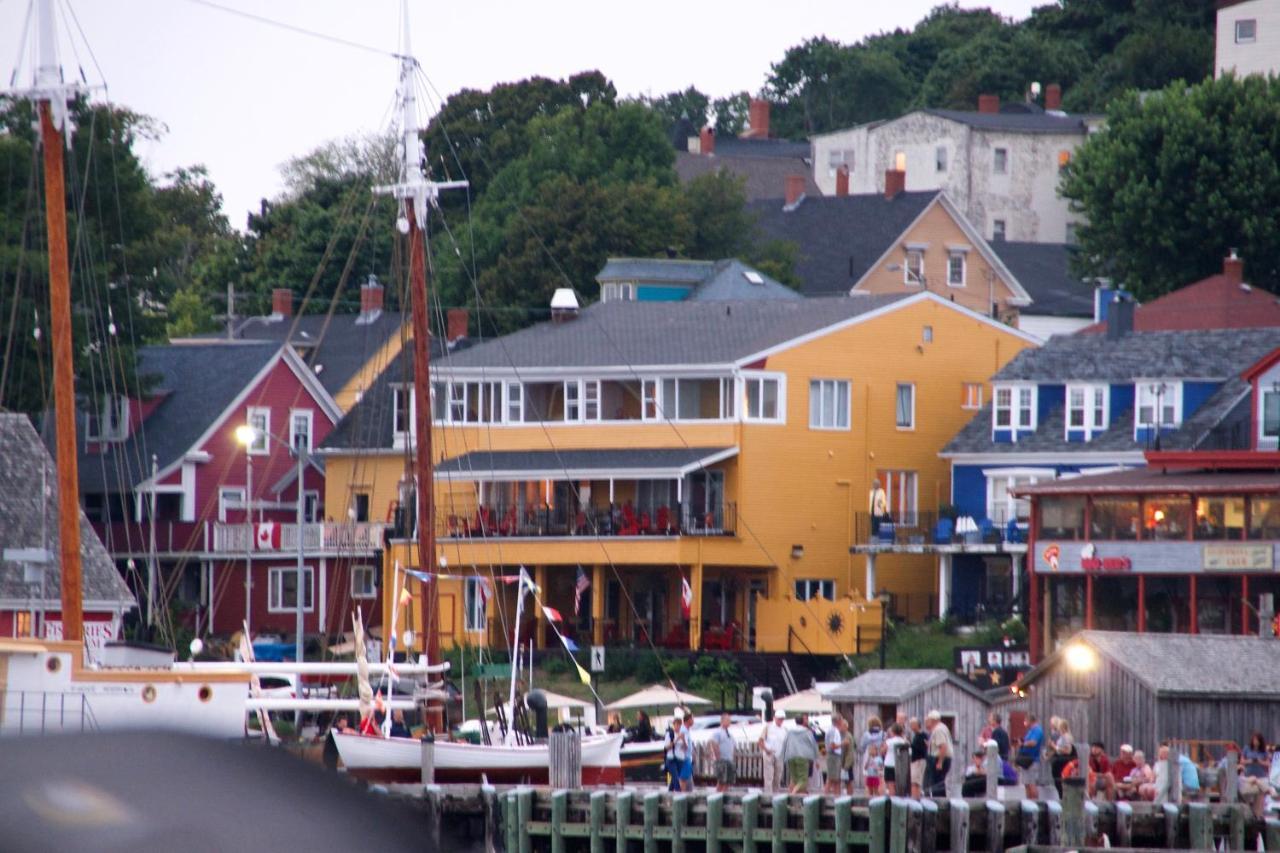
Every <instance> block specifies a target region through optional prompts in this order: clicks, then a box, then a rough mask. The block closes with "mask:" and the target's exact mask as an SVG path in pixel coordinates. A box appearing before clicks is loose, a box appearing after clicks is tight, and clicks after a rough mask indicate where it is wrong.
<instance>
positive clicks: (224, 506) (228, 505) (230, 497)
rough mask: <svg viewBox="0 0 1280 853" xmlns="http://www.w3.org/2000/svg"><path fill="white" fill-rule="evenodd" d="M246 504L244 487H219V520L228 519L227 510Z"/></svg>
mask: <svg viewBox="0 0 1280 853" xmlns="http://www.w3.org/2000/svg"><path fill="white" fill-rule="evenodd" d="M243 506H244V489H230V488H221V489H218V520H219V521H226V520H227V510H229V509H232V508H233V507H234V508H235V509H240V508H241V507H243Z"/></svg>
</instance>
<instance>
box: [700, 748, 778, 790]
mask: <svg viewBox="0 0 1280 853" xmlns="http://www.w3.org/2000/svg"><path fill="white" fill-rule="evenodd" d="M733 767H734V770H735V771H737V777H738V782H737V783H738V784H739V785H763V784H764V751H763V750H761V749H760V744H758V743H741V742H739V743H738V745H737V746H736V747H735V748H734V750H733ZM693 776H694V778H695V779H698V780H701V781H713V780H714V779H715V778H716V748H715V746H713V745H712V744H710V743H699V744H694V747H693Z"/></svg>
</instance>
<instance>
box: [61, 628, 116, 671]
mask: <svg viewBox="0 0 1280 853" xmlns="http://www.w3.org/2000/svg"><path fill="white" fill-rule="evenodd" d="M44 638H45V639H46V640H61V639H62V620H61V619H48V620H46V621H45V623H44ZM115 638H116V625H115V622H114V621H108V622H85V623H84V644H85V648H87V649H88V650H89V660H91V661H98V660H101V658H102V647H103V646H105V645H106V644H107V643H109V642H111V641H112V640H114V639H115Z"/></svg>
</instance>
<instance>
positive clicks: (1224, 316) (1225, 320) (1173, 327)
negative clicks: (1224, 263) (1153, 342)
mask: <svg viewBox="0 0 1280 853" xmlns="http://www.w3.org/2000/svg"><path fill="white" fill-rule="evenodd" d="M1265 327H1280V297H1277V296H1276V294H1274V293H1269V292H1268V291H1265V290H1262V289H1261V288H1257V287H1253V286H1251V285H1248V284H1242V283H1240V282H1237V281H1235V280H1234V279H1232V278H1229V277H1227V276H1225V275H1222V274H1221V273H1219V274H1218V275H1211V276H1209V277H1208V278H1204V279H1201V280H1200V281H1197V282H1194V283H1193V284H1188V285H1187V286H1186V287H1180V288H1178V289H1177V290H1174V291H1172V292H1170V293H1166V294H1165V295H1164V296H1161V297H1159V298H1157V299H1153V300H1151V301H1150V302H1145V303H1142V304H1141V305H1137V306H1136V307H1135V308H1134V311H1133V328H1134V331H1138V332H1156V331H1189V330H1202V329H1257V328H1265ZM1106 329H1107V324H1106V323H1095V324H1093V325H1092V326H1088V327H1086V328H1084V329H1081V331H1082V332H1084V333H1089V334H1097V333H1101V332H1105V331H1106Z"/></svg>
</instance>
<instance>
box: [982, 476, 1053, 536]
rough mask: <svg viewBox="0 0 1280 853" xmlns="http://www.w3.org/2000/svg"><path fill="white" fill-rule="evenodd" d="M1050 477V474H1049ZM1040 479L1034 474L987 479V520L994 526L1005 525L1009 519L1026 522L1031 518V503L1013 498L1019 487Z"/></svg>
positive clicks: (1023, 499)
mask: <svg viewBox="0 0 1280 853" xmlns="http://www.w3.org/2000/svg"><path fill="white" fill-rule="evenodd" d="M1049 477H1050V478H1051V477H1052V473H1050V474H1049ZM1037 479H1041V478H1040V477H1038V476H1037V475H1034V474H1003V473H1001V474H997V475H995V476H991V477H988V479H987V485H988V492H987V493H988V495H989V498H990V499H989V501H988V504H987V518H989V519H991V521H993V522H994V523H996V524H1007V523H1009V521H1010V520H1011V519H1015V520H1017V521H1020V522H1022V521H1026V520H1027V519H1028V518H1030V517H1031V501H1030V500H1029V499H1027V498H1020V497H1015V496H1014V492H1015V491H1016V490H1017V489H1018V488H1019V487H1021V486H1028V485H1031V484H1032V483H1034V482H1036V480H1037Z"/></svg>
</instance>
